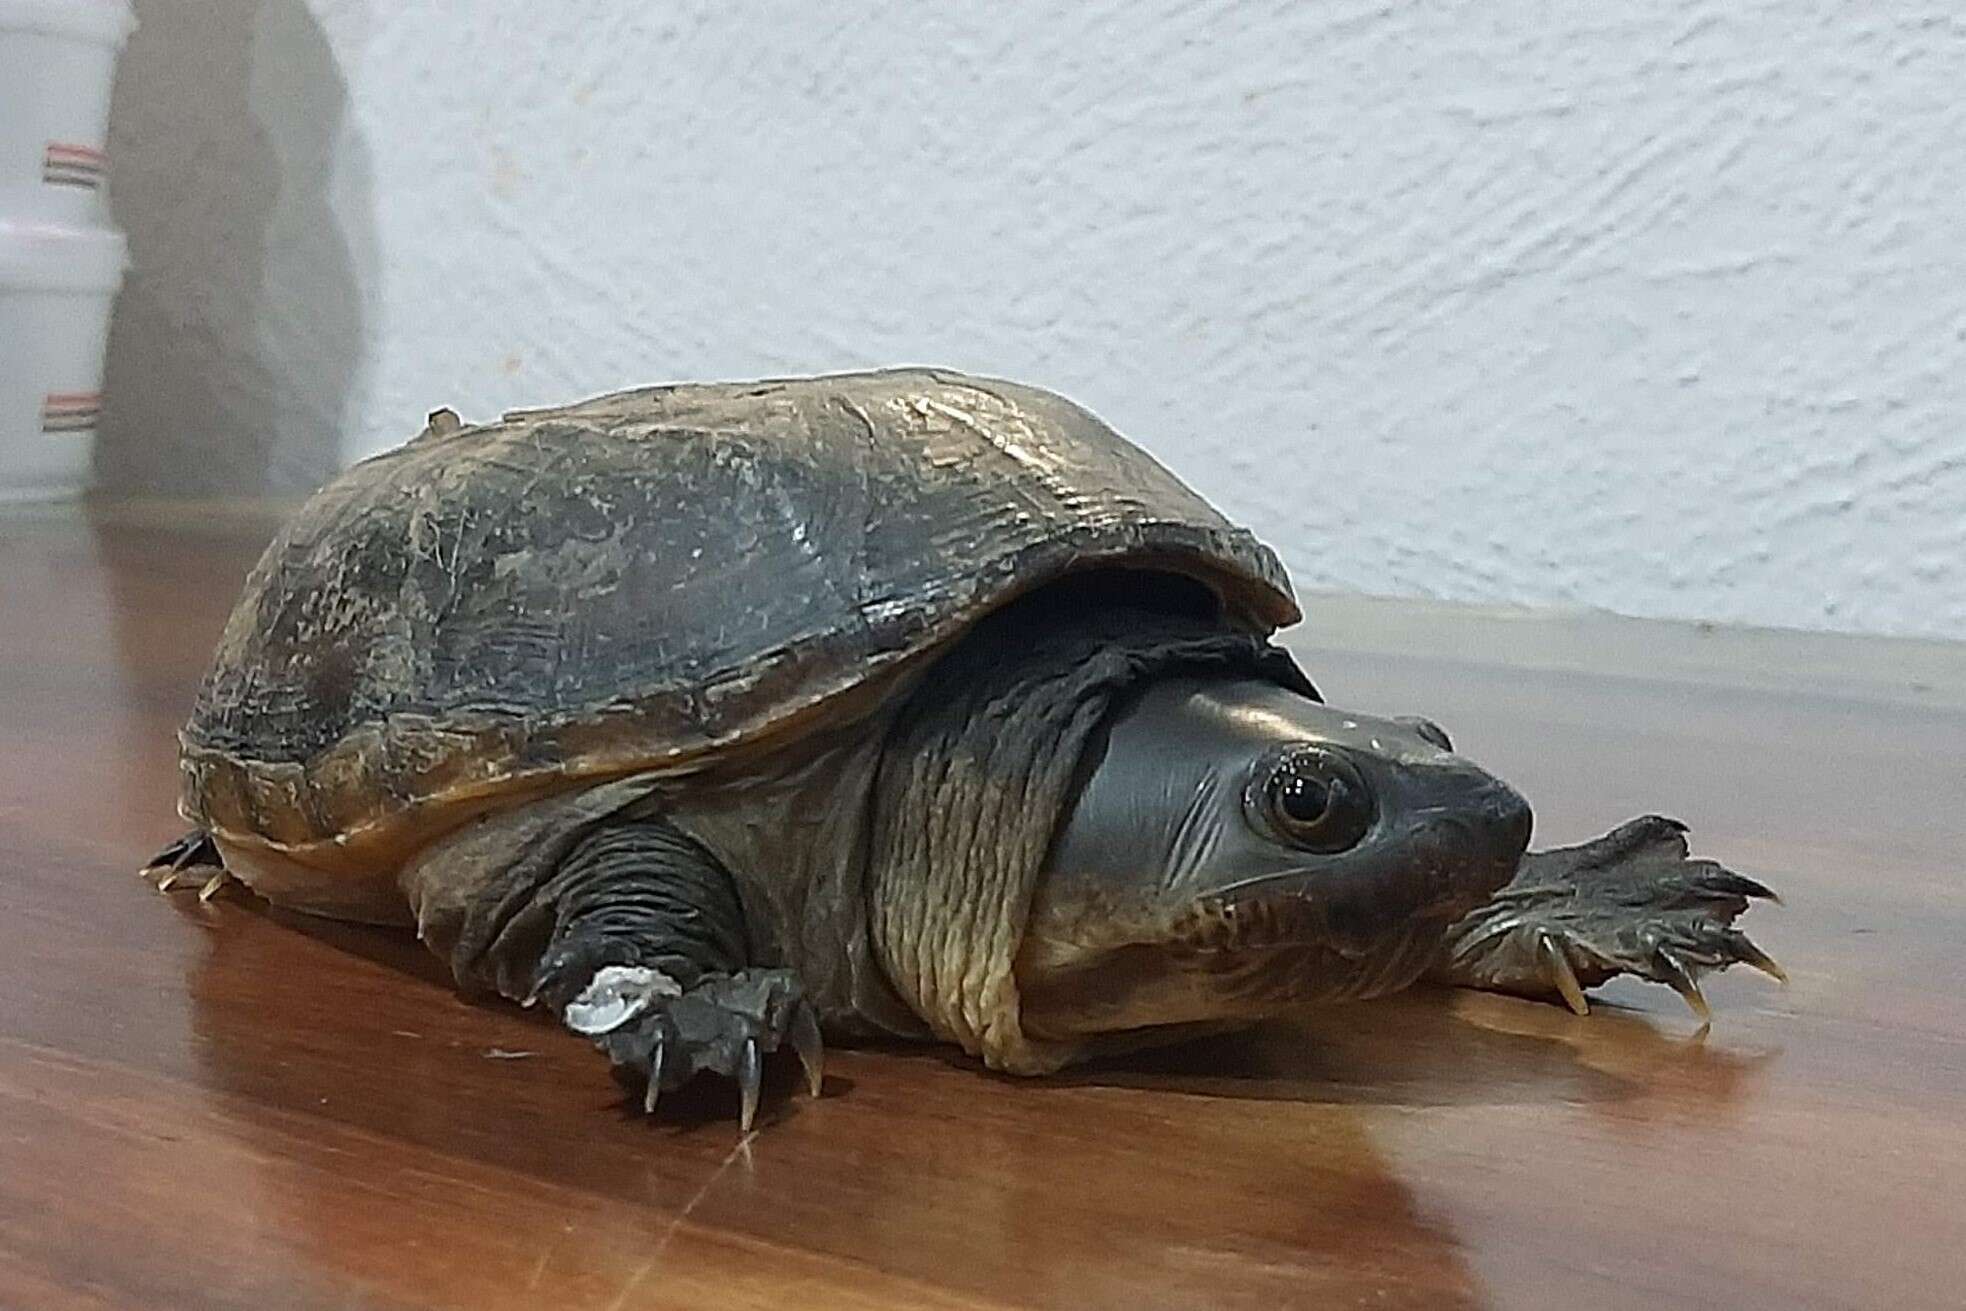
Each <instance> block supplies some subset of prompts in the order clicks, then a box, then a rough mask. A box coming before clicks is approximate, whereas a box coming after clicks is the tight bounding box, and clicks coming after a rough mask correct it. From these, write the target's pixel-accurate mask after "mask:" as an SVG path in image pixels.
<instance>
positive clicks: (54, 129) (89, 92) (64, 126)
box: [0, 0, 136, 226]
mask: <svg viewBox="0 0 1966 1311" xmlns="http://www.w3.org/2000/svg"><path fill="white" fill-rule="evenodd" d="M135 26H136V20H135V19H134V18H132V17H131V16H130V7H129V4H128V3H127V0H0V218H5V219H11V220H13V221H15V222H22V223H69V224H75V225H78V226H83V225H91V224H97V223H101V222H103V221H104V215H105V212H106V211H105V209H104V206H103V201H102V185H103V180H104V177H105V174H106V172H107V169H108V163H109V161H108V157H107V154H106V151H105V144H106V138H107V135H108V125H109V84H110V81H111V79H112V77H113V76H114V74H115V71H116V56H117V54H118V53H119V52H120V51H121V50H122V48H123V42H124V41H125V40H126V39H127V38H128V37H129V34H130V31H131V30H132V29H133V28H134V27H135Z"/></svg>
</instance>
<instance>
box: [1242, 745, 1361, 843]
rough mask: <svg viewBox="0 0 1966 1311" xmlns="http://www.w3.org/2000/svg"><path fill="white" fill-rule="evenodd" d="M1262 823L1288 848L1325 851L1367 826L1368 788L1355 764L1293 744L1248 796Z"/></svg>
mask: <svg viewBox="0 0 1966 1311" xmlns="http://www.w3.org/2000/svg"><path fill="white" fill-rule="evenodd" d="M1250 800H1251V801H1253V802H1256V803H1257V804H1258V805H1259V806H1260V807H1261V810H1262V812H1263V813H1262V819H1263V821H1264V826H1265V827H1267V828H1268V829H1269V830H1270V831H1272V832H1273V833H1275V834H1276V835H1277V836H1278V837H1280V838H1282V839H1283V840H1284V841H1285V842H1288V843H1290V844H1291V845H1292V846H1294V847H1301V848H1303V849H1304V850H1305V851H1316V852H1320V853H1322V854H1325V855H1331V854H1333V853H1336V852H1340V851H1347V850H1349V849H1351V848H1352V847H1355V846H1357V845H1358V842H1359V839H1361V838H1363V837H1364V836H1365V831H1366V830H1367V829H1369V828H1371V827H1372V814H1373V807H1372V793H1371V791H1370V790H1368V789H1367V787H1366V786H1365V777H1364V776H1363V775H1362V774H1360V773H1359V771H1358V766H1356V765H1354V764H1353V763H1352V762H1351V761H1349V760H1347V759H1345V757H1344V756H1342V755H1340V754H1338V753H1337V752H1335V751H1329V750H1326V749H1324V748H1322V747H1299V748H1297V749H1296V750H1294V751H1292V752H1290V753H1289V754H1288V755H1286V756H1283V757H1282V758H1281V759H1279V760H1278V761H1277V762H1276V763H1275V764H1274V765H1273V766H1271V768H1270V771H1269V774H1268V776H1267V777H1265V778H1263V779H1262V781H1261V783H1260V785H1259V789H1258V790H1257V792H1256V794H1255V795H1252V796H1251V798H1250Z"/></svg>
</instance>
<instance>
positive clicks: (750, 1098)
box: [737, 1038, 765, 1133]
mask: <svg viewBox="0 0 1966 1311" xmlns="http://www.w3.org/2000/svg"><path fill="white" fill-rule="evenodd" d="M764 1077H765V1067H764V1058H763V1057H761V1056H759V1055H758V1040H757V1039H756V1038H746V1039H745V1040H744V1051H743V1053H742V1054H741V1055H740V1056H739V1057H738V1061H737V1088H738V1095H739V1096H740V1097H741V1098H742V1101H743V1108H742V1110H741V1112H740V1114H739V1118H738V1121H737V1131H738V1132H739V1133H750V1132H751V1123H752V1121H754V1120H756V1119H757V1118H758V1088H759V1085H760V1084H762V1083H763V1082H764Z"/></svg>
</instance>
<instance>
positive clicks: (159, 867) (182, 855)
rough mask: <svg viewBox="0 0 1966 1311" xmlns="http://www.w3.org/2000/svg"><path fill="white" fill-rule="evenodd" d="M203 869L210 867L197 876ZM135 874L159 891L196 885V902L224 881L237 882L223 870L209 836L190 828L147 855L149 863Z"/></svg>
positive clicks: (213, 893)
mask: <svg viewBox="0 0 1966 1311" xmlns="http://www.w3.org/2000/svg"><path fill="white" fill-rule="evenodd" d="M205 870H212V871H213V873H212V874H211V875H210V876H209V877H202V878H201V877H200V875H201V873H202V872H203V871H205ZM137 877H138V878H140V879H143V880H144V881H145V882H147V883H149V884H150V885H151V886H152V887H154V888H156V889H157V891H159V892H175V891H177V890H178V889H179V888H184V887H190V886H192V885H193V884H196V885H198V889H199V890H198V900H200V901H210V900H211V899H212V898H213V897H215V896H217V895H218V893H219V891H220V890H221V889H223V888H224V887H225V886H226V885H227V884H228V883H236V882H238V880H237V879H236V878H234V877H233V876H232V874H231V873H229V872H228V871H227V870H226V868H225V863H224V861H223V859H222V858H221V857H220V855H219V852H218V844H217V843H215V842H213V841H212V835H211V834H209V833H206V832H204V831H203V830H202V829H193V830H192V831H191V832H189V833H187V834H185V835H184V836H183V837H181V838H179V839H178V840H177V841H175V842H173V843H171V844H170V845H169V846H167V847H165V848H164V849H163V850H162V851H160V852H158V853H157V854H156V855H155V856H153V857H151V859H150V862H149V863H148V864H147V865H145V866H144V867H143V868H142V869H140V870H138V871H137Z"/></svg>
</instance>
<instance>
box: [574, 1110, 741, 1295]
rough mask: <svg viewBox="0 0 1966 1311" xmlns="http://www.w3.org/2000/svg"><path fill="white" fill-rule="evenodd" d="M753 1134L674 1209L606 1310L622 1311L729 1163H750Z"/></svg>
mask: <svg viewBox="0 0 1966 1311" xmlns="http://www.w3.org/2000/svg"><path fill="white" fill-rule="evenodd" d="M754 1134H755V1131H753V1133H747V1134H745V1135H743V1136H742V1137H740V1138H739V1139H738V1140H737V1145H736V1146H735V1147H733V1148H731V1149H730V1152H729V1154H728V1155H726V1156H725V1157H724V1159H723V1160H722V1162H720V1163H719V1164H718V1166H717V1168H716V1169H714V1170H712V1171H711V1172H710V1177H709V1178H708V1179H705V1180H704V1181H703V1186H702V1187H701V1188H699V1189H697V1190H696V1192H695V1194H694V1195H693V1196H692V1197H691V1198H690V1199H689V1200H688V1201H687V1202H684V1203H683V1209H682V1210H680V1211H678V1212H676V1214H675V1215H674V1216H673V1217H672V1218H671V1219H670V1221H669V1223H668V1225H667V1226H666V1227H665V1228H664V1229H663V1231H662V1237H660V1238H658V1239H656V1241H655V1250H654V1251H653V1252H651V1253H649V1259H648V1260H646V1261H644V1262H642V1267H641V1269H639V1270H637V1271H636V1272H635V1273H634V1274H633V1275H630V1276H629V1278H628V1282H627V1283H626V1284H624V1285H622V1288H621V1292H620V1293H619V1294H617V1295H616V1297H615V1299H614V1301H612V1302H610V1303H608V1306H607V1311H621V1309H622V1308H623V1307H625V1306H627V1305H628V1296H629V1294H631V1293H633V1292H634V1291H635V1290H636V1289H637V1288H639V1287H641V1283H642V1281H643V1280H644V1279H646V1278H648V1276H649V1272H650V1271H651V1270H653V1269H655V1267H656V1266H657V1265H658V1264H659V1263H660V1262H661V1260H662V1254H663V1252H665V1251H667V1250H668V1247H669V1242H670V1240H671V1239H673V1238H674V1237H675V1236H676V1231H677V1230H678V1229H680V1228H682V1226H683V1221H685V1220H687V1219H689V1217H690V1212H692V1211H694V1210H696V1208H697V1204H698V1203H700V1202H701V1201H702V1200H703V1199H704V1198H705V1197H706V1196H708V1195H709V1192H710V1190H711V1189H712V1188H714V1187H716V1186H717V1180H719V1179H721V1178H723V1177H724V1172H725V1171H726V1170H728V1169H730V1164H731V1162H732V1161H735V1160H737V1159H738V1158H739V1157H742V1158H743V1159H744V1164H745V1166H746V1167H749V1166H750V1164H751V1139H752V1137H753V1136H754Z"/></svg>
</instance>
